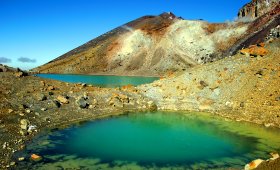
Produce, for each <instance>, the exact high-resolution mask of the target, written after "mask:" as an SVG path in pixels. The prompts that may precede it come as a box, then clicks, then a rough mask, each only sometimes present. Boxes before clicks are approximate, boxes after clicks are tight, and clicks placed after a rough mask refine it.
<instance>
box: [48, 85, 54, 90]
mask: <svg viewBox="0 0 280 170" xmlns="http://www.w3.org/2000/svg"><path fill="white" fill-rule="evenodd" d="M47 89H48V91H51V90H54V89H55V88H54V86H48V88H47Z"/></svg>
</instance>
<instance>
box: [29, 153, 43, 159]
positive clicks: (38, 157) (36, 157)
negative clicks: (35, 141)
mask: <svg viewBox="0 0 280 170" xmlns="http://www.w3.org/2000/svg"><path fill="white" fill-rule="evenodd" d="M30 159H31V160H32V161H40V160H42V156H39V155H36V154H32V155H31V156H30Z"/></svg>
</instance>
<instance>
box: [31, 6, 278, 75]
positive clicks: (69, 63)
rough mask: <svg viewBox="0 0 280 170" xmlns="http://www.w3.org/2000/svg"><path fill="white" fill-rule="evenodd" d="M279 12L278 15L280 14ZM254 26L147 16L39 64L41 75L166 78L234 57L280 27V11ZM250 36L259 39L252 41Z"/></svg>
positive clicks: (241, 23)
mask: <svg viewBox="0 0 280 170" xmlns="http://www.w3.org/2000/svg"><path fill="white" fill-rule="evenodd" d="M277 10H278V11H277ZM275 11H276V12H271V11H270V13H269V14H267V15H264V16H263V17H261V18H260V19H259V20H258V21H254V22H251V23H244V22H232V23H227V24H223V23H221V24H214V23H208V22H205V21H189V20H183V19H182V18H178V17H176V16H175V15H174V14H172V13H163V14H161V15H159V16H145V17H142V18H139V19H137V20H134V21H132V22H129V23H127V24H125V25H123V26H121V27H118V28H116V29H114V30H112V31H110V32H108V33H106V34H104V35H101V36H100V37H98V38H96V39H94V40H91V41H89V42H87V43H86V44H84V45H82V46H80V47H78V48H76V49H74V50H72V51H70V52H68V53H66V54H64V55H62V56H60V57H58V58H56V59H55V60H53V61H50V62H49V63H47V64H45V65H43V66H40V67H38V68H36V69H34V71H36V72H37V71H38V72H41V73H76V74H115V75H156V76H158V75H164V74H165V73H167V72H171V71H172V72H173V71H177V70H185V69H187V68H190V67H192V66H195V65H198V64H202V63H207V62H211V61H214V60H217V59H220V58H224V57H225V56H229V55H233V54H235V53H236V52H237V51H238V50H239V49H241V48H243V47H246V46H248V45H249V44H252V43H257V41H263V39H264V38H265V37H266V36H267V35H268V33H269V31H270V30H271V29H272V28H275V27H276V26H277V25H279V8H277V9H276V10H275ZM251 37H254V39H252V38H251Z"/></svg>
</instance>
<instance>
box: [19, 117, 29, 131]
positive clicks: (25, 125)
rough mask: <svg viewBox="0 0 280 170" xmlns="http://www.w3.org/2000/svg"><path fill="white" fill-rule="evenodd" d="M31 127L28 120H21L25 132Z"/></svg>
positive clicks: (21, 126)
mask: <svg viewBox="0 0 280 170" xmlns="http://www.w3.org/2000/svg"><path fill="white" fill-rule="evenodd" d="M28 125H29V121H28V120H27V119H21V120H20V128H21V129H23V130H27V128H28Z"/></svg>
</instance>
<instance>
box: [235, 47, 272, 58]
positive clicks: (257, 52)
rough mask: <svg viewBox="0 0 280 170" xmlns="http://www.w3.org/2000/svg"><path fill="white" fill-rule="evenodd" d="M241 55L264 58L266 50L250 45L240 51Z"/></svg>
mask: <svg viewBox="0 0 280 170" xmlns="http://www.w3.org/2000/svg"><path fill="white" fill-rule="evenodd" d="M240 53H241V54H244V55H246V54H248V55H250V56H254V57H257V56H258V55H260V56H264V55H266V54H267V53H268V51H267V49H266V48H264V47H258V46H256V45H252V46H250V47H249V48H244V49H242V50H240Z"/></svg>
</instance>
